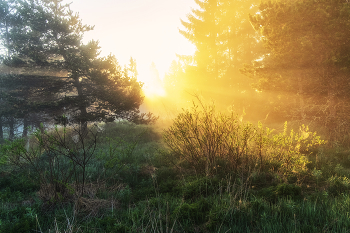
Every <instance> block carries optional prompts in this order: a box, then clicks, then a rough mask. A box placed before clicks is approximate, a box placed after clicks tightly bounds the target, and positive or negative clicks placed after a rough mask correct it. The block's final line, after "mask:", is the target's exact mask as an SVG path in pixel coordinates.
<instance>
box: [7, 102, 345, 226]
mask: <svg viewBox="0 0 350 233" xmlns="http://www.w3.org/2000/svg"><path fill="white" fill-rule="evenodd" d="M280 128H281V129H282V130H273V129H269V128H267V127H266V126H264V125H263V124H261V123H259V124H256V125H255V124H252V123H249V122H245V121H243V120H242V119H241V118H240V116H238V115H237V114H236V113H234V112H232V111H231V112H219V111H216V110H215V106H213V105H204V104H202V103H199V104H198V105H194V106H193V107H192V108H188V109H185V110H183V112H182V113H180V114H179V115H178V116H177V117H176V118H175V119H174V120H173V122H172V125H171V126H170V127H167V128H165V129H161V128H160V127H158V126H157V125H136V124H133V123H129V122H127V121H118V122H111V123H106V124H104V123H103V124H102V123H101V124H91V125H89V127H88V129H82V128H80V127H79V126H77V125H69V126H64V127H63V126H61V127H56V128H54V129H51V130H49V131H40V130H38V131H34V132H33V133H32V134H31V136H30V137H29V138H25V139H24V138H22V139H16V140H14V141H11V142H9V141H8V142H5V143H4V144H2V145H1V166H0V200H1V205H0V232H4V233H5V232H6V233H10V232H16V233H18V232H57V233H58V232H164V233H170V232H174V233H175V232H269V233H271V232H349V229H350V219H349V212H350V211H349V210H350V192H349V190H350V180H349V176H350V169H349V168H350V151H349V150H348V148H346V147H345V146H342V145H341V144H340V143H334V142H333V143H330V142H327V141H326V140H324V139H323V138H322V137H321V136H319V135H318V134H317V133H316V132H310V130H309V129H308V127H307V126H303V125H301V126H299V127H294V126H293V127H289V124H288V123H285V124H284V125H281V126H280ZM290 128H294V129H290Z"/></svg>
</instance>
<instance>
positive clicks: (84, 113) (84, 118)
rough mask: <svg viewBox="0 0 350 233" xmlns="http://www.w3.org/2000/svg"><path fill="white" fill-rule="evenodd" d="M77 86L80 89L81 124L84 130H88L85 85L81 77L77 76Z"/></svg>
mask: <svg viewBox="0 0 350 233" xmlns="http://www.w3.org/2000/svg"><path fill="white" fill-rule="evenodd" d="M75 86H76V88H77V91H78V99H79V110H80V117H79V118H80V119H79V120H80V126H81V128H82V132H86V131H87V121H88V120H87V111H86V106H85V101H84V96H83V86H82V84H81V81H80V78H79V77H76V78H75Z"/></svg>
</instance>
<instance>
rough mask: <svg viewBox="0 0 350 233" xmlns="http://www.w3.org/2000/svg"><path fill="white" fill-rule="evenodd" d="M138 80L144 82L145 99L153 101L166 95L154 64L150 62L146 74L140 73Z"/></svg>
mask: <svg viewBox="0 0 350 233" xmlns="http://www.w3.org/2000/svg"><path fill="white" fill-rule="evenodd" d="M140 78H141V79H142V80H144V81H143V82H144V87H143V91H144V94H145V96H146V98H148V99H154V98H157V97H163V96H165V95H166V92H165V90H164V88H163V82H162V80H161V79H160V77H159V72H158V70H157V68H156V65H155V64H154V62H152V64H151V67H150V68H149V71H148V72H147V73H144V74H143V73H140Z"/></svg>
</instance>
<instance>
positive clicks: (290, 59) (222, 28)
mask: <svg viewBox="0 0 350 233" xmlns="http://www.w3.org/2000/svg"><path fill="white" fill-rule="evenodd" d="M195 2H196V3H197V5H198V8H196V9H193V10H192V12H191V13H190V14H189V15H188V16H187V19H185V20H182V25H183V27H182V28H181V29H180V33H181V34H182V35H183V36H185V38H187V39H188V40H189V41H190V42H192V43H193V44H194V45H195V46H196V52H195V54H194V55H193V56H178V57H179V59H178V60H177V61H174V62H173V64H172V67H171V69H170V71H169V73H168V75H167V77H166V85H167V88H168V89H169V90H172V91H174V92H179V89H176V87H179V86H181V87H183V88H182V89H181V88H180V89H181V90H185V89H186V88H187V90H188V91H189V90H191V91H199V92H200V93H201V94H202V95H204V96H206V97H208V98H213V99H216V100H219V101H218V102H221V103H223V102H224V103H225V104H226V106H227V104H233V105H235V106H236V107H237V108H239V109H243V108H245V109H246V110H247V114H248V115H249V113H251V117H252V118H254V116H252V115H255V116H257V117H256V118H254V119H264V118H265V116H266V115H268V114H269V119H270V120H273V121H275V120H293V121H299V122H303V123H309V124H314V125H317V126H320V125H321V126H323V127H325V128H326V129H327V130H328V133H329V135H333V136H332V137H335V136H334V134H335V132H338V133H339V132H341V133H342V134H344V133H346V134H348V133H349V132H350V131H349V129H350V125H349V124H348V122H349V113H350V109H349V106H350V105H349V103H350V95H349V93H350V92H349V90H350V89H349V88H350V82H349V64H350V46H349V44H350V43H349V40H350V35H349V30H347V29H348V28H349V26H350V5H349V3H348V1H347V0H332V1H330V0H295V1H282V0H277V1H261V2H260V1H255V0H195Z"/></svg>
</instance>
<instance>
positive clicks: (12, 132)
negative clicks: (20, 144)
mask: <svg viewBox="0 0 350 233" xmlns="http://www.w3.org/2000/svg"><path fill="white" fill-rule="evenodd" d="M9 127H10V135H9V139H10V141H12V140H13V139H14V138H15V118H14V117H10V120H9Z"/></svg>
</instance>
